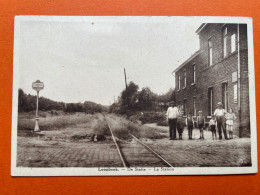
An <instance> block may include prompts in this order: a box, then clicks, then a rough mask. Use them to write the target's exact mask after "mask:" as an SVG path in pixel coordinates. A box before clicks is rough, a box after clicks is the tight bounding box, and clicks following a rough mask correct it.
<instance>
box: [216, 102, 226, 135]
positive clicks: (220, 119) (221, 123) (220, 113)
mask: <svg viewBox="0 0 260 195" xmlns="http://www.w3.org/2000/svg"><path fill="white" fill-rule="evenodd" d="M225 114H227V111H226V110H225V109H224V108H223V105H222V103H221V102H219V103H218V105H217V109H216V110H215V112H214V116H215V117H216V119H217V127H218V136H219V139H222V131H221V128H222V129H223V133H224V136H225V139H228V137H227V131H226V127H225Z"/></svg>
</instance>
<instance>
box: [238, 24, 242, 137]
mask: <svg viewBox="0 0 260 195" xmlns="http://www.w3.org/2000/svg"><path fill="white" fill-rule="evenodd" d="M239 35H240V34H239V24H237V89H238V98H237V99H238V116H239V137H240V138H241V137H242V126H241V101H240V95H241V92H240V91H241V89H240V77H241V76H240V74H241V71H240V37H239Z"/></svg>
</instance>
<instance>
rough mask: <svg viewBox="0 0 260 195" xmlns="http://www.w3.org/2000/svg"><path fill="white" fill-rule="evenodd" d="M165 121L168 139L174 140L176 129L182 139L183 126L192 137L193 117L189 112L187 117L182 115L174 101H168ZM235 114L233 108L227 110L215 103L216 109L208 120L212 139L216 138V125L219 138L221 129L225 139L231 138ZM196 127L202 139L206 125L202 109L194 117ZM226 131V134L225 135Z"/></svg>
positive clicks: (190, 137)
mask: <svg viewBox="0 0 260 195" xmlns="http://www.w3.org/2000/svg"><path fill="white" fill-rule="evenodd" d="M166 116H167V121H168V125H169V131H170V140H176V139H177V135H176V130H177V131H178V134H179V139H182V133H183V130H184V128H185V126H186V127H187V129H188V136H189V139H192V138H193V137H192V131H193V129H194V126H195V125H194V122H195V121H194V119H193V117H192V115H191V113H190V112H189V113H188V114H187V118H186V119H185V118H184V117H183V113H182V111H179V109H178V107H177V106H176V104H175V102H170V107H169V108H168V110H167V113H166ZM235 119H236V116H235V114H234V112H233V109H232V108H230V109H229V112H227V111H226V110H225V109H224V108H223V105H222V103H221V102H219V103H218V104H217V109H216V110H215V112H214V114H213V115H212V116H211V119H210V121H209V127H208V128H209V130H210V131H211V132H212V139H213V140H215V139H217V133H216V131H217V130H216V127H217V129H218V135H219V139H222V130H223V134H224V137H225V139H226V140H227V139H233V125H234V120H235ZM196 123H197V127H198V128H199V130H200V138H199V139H204V129H205V126H206V122H205V117H204V116H203V113H202V111H199V112H198V116H197V117H196ZM227 131H228V135H227Z"/></svg>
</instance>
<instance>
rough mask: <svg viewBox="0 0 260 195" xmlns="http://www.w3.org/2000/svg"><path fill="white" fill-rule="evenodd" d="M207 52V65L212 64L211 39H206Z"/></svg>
mask: <svg viewBox="0 0 260 195" xmlns="http://www.w3.org/2000/svg"><path fill="white" fill-rule="evenodd" d="M208 50H209V51H208V52H209V65H210V66H211V65H212V64H213V60H212V41H211V39H209V40H208Z"/></svg>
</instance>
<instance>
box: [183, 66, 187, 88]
mask: <svg viewBox="0 0 260 195" xmlns="http://www.w3.org/2000/svg"><path fill="white" fill-rule="evenodd" d="M183 80H184V87H183V88H185V87H186V82H187V77H186V69H185V70H184V78H183Z"/></svg>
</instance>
